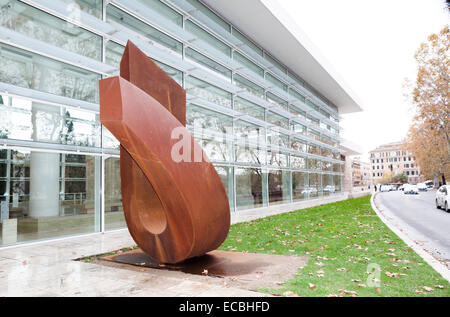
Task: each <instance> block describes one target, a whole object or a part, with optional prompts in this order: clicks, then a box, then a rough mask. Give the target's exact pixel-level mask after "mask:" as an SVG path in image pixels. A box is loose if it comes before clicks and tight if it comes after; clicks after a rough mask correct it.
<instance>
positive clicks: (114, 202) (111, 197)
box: [105, 157, 126, 230]
mask: <svg viewBox="0 0 450 317" xmlns="http://www.w3.org/2000/svg"><path fill="white" fill-rule="evenodd" d="M120 186H121V185H120V159H119V158H117V157H110V158H107V159H106V160H105V229H106V230H112V229H119V228H126V222H125V217H124V214H123V207H122V190H121V187H120Z"/></svg>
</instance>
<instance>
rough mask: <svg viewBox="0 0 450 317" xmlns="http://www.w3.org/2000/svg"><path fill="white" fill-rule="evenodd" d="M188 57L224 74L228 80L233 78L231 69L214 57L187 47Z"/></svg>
mask: <svg viewBox="0 0 450 317" xmlns="http://www.w3.org/2000/svg"><path fill="white" fill-rule="evenodd" d="M186 57H187V58H188V59H190V60H191V61H193V62H195V63H198V64H200V65H202V66H204V67H206V68H208V69H210V70H212V71H214V72H216V73H218V74H220V75H222V76H223V77H225V78H226V79H227V80H231V70H229V69H228V68H226V67H224V66H222V65H220V64H219V63H216V62H215V61H213V60H212V59H210V58H208V57H206V56H204V55H202V54H200V53H198V52H197V51H195V50H193V49H191V48H187V49H186Z"/></svg>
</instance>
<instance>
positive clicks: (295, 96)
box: [289, 88, 306, 102]
mask: <svg viewBox="0 0 450 317" xmlns="http://www.w3.org/2000/svg"><path fill="white" fill-rule="evenodd" d="M289 94H290V95H291V96H293V97H294V98H296V99H298V100H300V101H302V102H305V100H306V99H305V97H304V96H303V95H302V94H300V93H299V92H297V91H296V90H294V89H292V88H289Z"/></svg>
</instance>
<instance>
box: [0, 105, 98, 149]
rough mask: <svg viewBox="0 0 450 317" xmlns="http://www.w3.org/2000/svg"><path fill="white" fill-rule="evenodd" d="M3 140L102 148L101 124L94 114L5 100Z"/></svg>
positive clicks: (0, 120)
mask: <svg viewBox="0 0 450 317" xmlns="http://www.w3.org/2000/svg"><path fill="white" fill-rule="evenodd" d="M2 101H3V103H2ZM0 138H5V139H6V138H7V139H16V140H29V141H31V140H33V141H40V142H50V143H58V144H70V145H79V146H93V147H100V122H99V118H98V114H96V113H94V112H91V111H85V110H81V109H73V108H65V107H59V106H54V105H48V104H43V103H38V102H32V101H29V100H26V99H22V98H18V97H9V96H2V98H1V100H0Z"/></svg>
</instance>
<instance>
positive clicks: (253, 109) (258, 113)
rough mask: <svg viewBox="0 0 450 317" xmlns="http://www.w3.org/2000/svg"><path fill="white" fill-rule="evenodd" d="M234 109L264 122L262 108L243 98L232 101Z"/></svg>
mask: <svg viewBox="0 0 450 317" xmlns="http://www.w3.org/2000/svg"><path fill="white" fill-rule="evenodd" d="M234 109H235V110H237V111H241V112H243V113H246V114H248V115H250V116H252V117H254V118H257V119H259V120H262V121H264V108H263V107H261V106H258V105H257V104H254V103H252V102H250V101H247V100H245V99H243V98H240V97H236V98H235V99H234Z"/></svg>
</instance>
